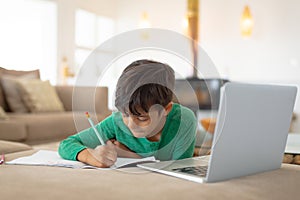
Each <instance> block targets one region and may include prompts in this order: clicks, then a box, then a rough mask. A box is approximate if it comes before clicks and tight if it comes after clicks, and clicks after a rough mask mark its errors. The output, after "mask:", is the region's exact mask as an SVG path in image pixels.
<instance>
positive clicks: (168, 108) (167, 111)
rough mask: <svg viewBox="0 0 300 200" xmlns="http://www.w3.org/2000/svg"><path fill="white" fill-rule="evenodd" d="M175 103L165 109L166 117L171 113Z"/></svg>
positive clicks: (169, 104)
mask: <svg viewBox="0 0 300 200" xmlns="http://www.w3.org/2000/svg"><path fill="white" fill-rule="evenodd" d="M172 107H173V102H170V103H168V105H167V106H166V107H165V116H166V115H168V114H169V112H170V111H171V110H172Z"/></svg>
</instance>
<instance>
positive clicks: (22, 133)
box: [0, 114, 27, 141]
mask: <svg viewBox="0 0 300 200" xmlns="http://www.w3.org/2000/svg"><path fill="white" fill-rule="evenodd" d="M8 116H9V118H10V114H8ZM26 137H27V134H26V125H25V124H24V123H22V122H20V121H17V120H13V119H11V118H10V119H9V120H1V121H0V140H9V141H23V140H25V139H26Z"/></svg>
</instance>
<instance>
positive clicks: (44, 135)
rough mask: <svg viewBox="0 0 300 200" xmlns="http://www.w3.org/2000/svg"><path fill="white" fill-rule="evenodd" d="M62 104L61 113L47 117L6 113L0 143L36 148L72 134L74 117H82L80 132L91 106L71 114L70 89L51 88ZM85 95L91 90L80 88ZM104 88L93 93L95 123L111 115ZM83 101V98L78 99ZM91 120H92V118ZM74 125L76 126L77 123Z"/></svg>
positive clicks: (85, 124)
mask: <svg viewBox="0 0 300 200" xmlns="http://www.w3.org/2000/svg"><path fill="white" fill-rule="evenodd" d="M55 88H56V90H57V93H58V96H59V97H60V100H61V101H62V103H63V105H64V108H65V112H49V113H48V112H47V113H8V117H9V119H8V120H1V121H0V139H1V140H9V141H18V142H24V143H28V144H37V143H42V142H45V141H54V140H60V139H63V138H65V137H66V136H68V135H71V134H74V133H76V132H77V131H79V130H76V126H75V123H74V117H76V116H79V115H82V118H81V122H80V123H81V124H83V126H80V130H82V129H83V128H87V127H88V123H87V122H86V119H85V115H84V112H85V111H90V112H91V111H92V110H91V106H89V105H84V104H82V107H81V108H76V110H72V91H73V87H72V86H56V87H55ZM81 89H83V90H85V91H88V90H90V91H91V92H93V90H94V88H90V87H84V88H81ZM107 93H108V91H107V88H106V87H98V88H97V89H96V99H95V102H97V103H96V105H95V106H96V110H97V111H98V113H97V119H95V120H97V121H101V120H103V119H104V118H105V117H106V116H108V115H109V114H110V113H111V112H110V111H109V109H108V106H107V98H108V97H107ZM82 101H84V98H83V99H82ZM94 118H95V116H94ZM77 123H78V122H77Z"/></svg>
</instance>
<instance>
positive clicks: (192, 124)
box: [172, 118, 197, 160]
mask: <svg viewBox="0 0 300 200" xmlns="http://www.w3.org/2000/svg"><path fill="white" fill-rule="evenodd" d="M182 123H183V124H182V126H180V128H179V130H178V133H177V135H176V140H177V141H176V144H175V148H174V152H173V155H172V160H179V159H184V158H191V157H192V156H193V154H194V149H195V142H196V130H197V120H196V119H195V118H193V119H192V120H191V121H189V122H188V123H184V122H182Z"/></svg>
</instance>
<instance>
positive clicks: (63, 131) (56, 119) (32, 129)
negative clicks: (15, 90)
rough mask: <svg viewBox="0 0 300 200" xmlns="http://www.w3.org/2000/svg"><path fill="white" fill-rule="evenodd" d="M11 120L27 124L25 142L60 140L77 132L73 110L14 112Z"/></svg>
mask: <svg viewBox="0 0 300 200" xmlns="http://www.w3.org/2000/svg"><path fill="white" fill-rule="evenodd" d="M9 117H10V120H14V121H17V122H18V123H21V124H26V129H27V137H26V141H25V142H32V141H36V142H38V141H41V140H59V139H63V138H65V137H66V136H68V135H72V134H74V133H76V129H75V125H74V121H73V113H72V112H50V113H31V114H25V113H12V114H10V115H9Z"/></svg>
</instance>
